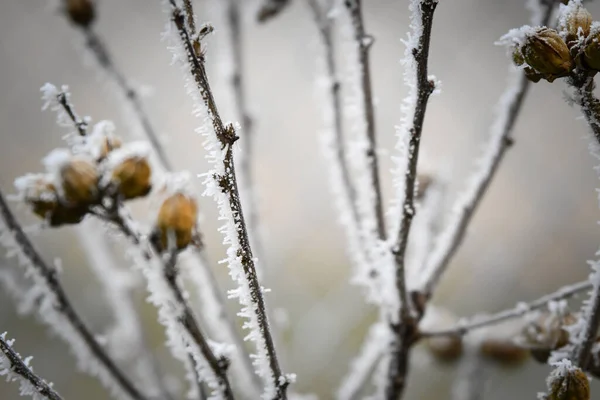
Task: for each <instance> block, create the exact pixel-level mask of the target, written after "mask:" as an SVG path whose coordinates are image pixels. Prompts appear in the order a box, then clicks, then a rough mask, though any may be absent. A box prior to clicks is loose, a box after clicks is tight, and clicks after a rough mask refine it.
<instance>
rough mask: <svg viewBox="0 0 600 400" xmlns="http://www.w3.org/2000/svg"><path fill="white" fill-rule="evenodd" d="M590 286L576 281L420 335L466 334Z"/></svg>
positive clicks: (579, 291)
mask: <svg viewBox="0 0 600 400" xmlns="http://www.w3.org/2000/svg"><path fill="white" fill-rule="evenodd" d="M591 287H592V283H591V282H590V281H582V282H578V283H576V284H574V285H570V286H565V287H562V288H560V289H558V290H557V291H556V292H553V293H550V294H547V295H545V296H542V297H540V298H539V299H537V300H534V301H532V302H531V303H519V304H517V305H516V306H515V307H514V308H510V309H507V310H503V311H500V312H497V313H494V314H491V315H479V316H474V317H471V318H468V319H465V320H463V321H461V322H460V323H458V324H457V325H456V326H453V327H450V328H446V329H442V330H437V331H433V330H432V331H421V332H420V336H421V337H431V336H446V335H466V334H468V333H469V332H471V331H473V330H476V329H479V328H484V327H487V326H490V325H495V324H499V323H501V322H504V321H506V320H508V319H512V318H519V317H522V316H524V315H527V314H528V313H530V312H532V311H535V310H539V309H542V308H544V307H547V306H548V304H550V303H551V302H554V301H559V300H565V299H568V298H570V297H572V296H575V295H577V294H578V293H581V292H584V291H586V290H589V289H590V288H591Z"/></svg>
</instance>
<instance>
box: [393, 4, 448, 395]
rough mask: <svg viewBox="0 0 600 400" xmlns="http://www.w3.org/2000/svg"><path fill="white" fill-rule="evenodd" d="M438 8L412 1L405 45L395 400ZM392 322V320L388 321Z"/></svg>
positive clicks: (401, 380)
mask: <svg viewBox="0 0 600 400" xmlns="http://www.w3.org/2000/svg"><path fill="white" fill-rule="evenodd" d="M436 6H437V1H436V0H421V1H416V0H414V1H413V2H412V12H413V17H412V19H413V21H412V23H411V27H412V29H413V35H414V37H413V38H412V41H411V42H409V43H407V46H413V47H412V48H410V47H407V52H410V55H409V57H412V58H413V60H412V61H409V62H408V65H409V68H413V69H414V70H413V71H411V72H409V73H414V74H415V78H414V79H415V84H416V88H415V90H416V98H415V103H414V105H413V107H414V111H413V114H412V115H413V118H412V121H411V125H410V126H409V127H408V130H407V132H408V134H409V143H408V160H407V166H406V170H405V181H404V202H403V204H402V208H401V218H402V219H401V222H400V228H399V232H398V237H397V240H396V243H395V245H394V247H393V249H392V252H393V254H394V259H395V263H396V288H397V290H398V296H399V297H400V299H399V300H400V310H399V315H398V322H397V323H395V324H393V326H392V328H393V329H394V330H395V332H396V337H395V339H394V340H392V342H391V347H390V353H391V358H390V362H389V367H388V378H387V383H386V398H387V399H388V400H397V399H399V398H401V396H402V394H403V392H404V388H405V384H406V376H407V374H408V359H409V354H410V347H411V346H412V344H413V342H414V339H415V333H416V321H415V318H414V317H413V316H411V314H410V311H409V308H408V296H407V293H406V282H405V257H406V248H407V243H408V235H409V232H410V228H411V224H412V219H413V217H414V215H415V211H416V209H415V204H414V197H415V181H416V178H417V163H418V159H419V145H420V143H421V132H422V129H423V120H424V119H425V111H426V108H427V102H428V100H429V96H430V95H431V93H433V91H434V89H435V83H434V81H432V80H430V78H429V76H428V74H427V61H428V57H429V43H430V38H431V27H432V24H433V14H434V11H435V8H436ZM390 322H391V321H390Z"/></svg>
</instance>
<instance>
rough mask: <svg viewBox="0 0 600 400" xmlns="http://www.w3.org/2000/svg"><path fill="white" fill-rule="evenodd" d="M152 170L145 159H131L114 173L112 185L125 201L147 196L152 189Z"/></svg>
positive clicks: (119, 166) (124, 161)
mask: <svg viewBox="0 0 600 400" xmlns="http://www.w3.org/2000/svg"><path fill="white" fill-rule="evenodd" d="M151 177H152V168H150V164H149V163H148V159H147V158H145V157H130V158H127V159H125V160H123V161H122V162H121V163H120V164H118V165H117V166H116V167H115V168H114V169H113V171H112V178H111V183H112V184H114V185H115V187H116V189H117V191H118V193H119V194H120V195H121V196H122V197H123V199H125V200H130V199H134V198H136V197H143V196H146V195H147V194H148V193H149V192H150V190H151V189H152V182H151Z"/></svg>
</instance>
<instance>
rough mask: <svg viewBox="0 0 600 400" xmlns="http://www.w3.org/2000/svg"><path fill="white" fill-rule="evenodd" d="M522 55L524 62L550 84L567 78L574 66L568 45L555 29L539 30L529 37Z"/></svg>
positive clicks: (522, 49) (522, 48)
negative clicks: (561, 78)
mask: <svg viewBox="0 0 600 400" xmlns="http://www.w3.org/2000/svg"><path fill="white" fill-rule="evenodd" d="M521 53H522V55H523V60H525V62H526V63H527V64H528V65H529V66H530V67H531V68H533V69H535V70H536V71H537V72H538V73H540V74H542V75H543V76H544V78H545V79H546V80H548V81H549V82H552V81H554V79H556V78H560V77H562V76H566V75H567V74H568V73H569V72H571V70H572V69H573V66H574V64H573V60H572V59H571V55H570V53H569V48H568V47H567V44H566V43H565V41H564V40H563V39H562V38H561V37H560V35H559V34H558V32H556V31H555V30H554V29H548V28H539V29H538V30H537V32H536V33H535V34H533V35H530V36H528V37H527V39H526V41H525V44H524V45H523V47H521Z"/></svg>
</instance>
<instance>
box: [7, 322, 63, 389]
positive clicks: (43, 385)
mask: <svg viewBox="0 0 600 400" xmlns="http://www.w3.org/2000/svg"><path fill="white" fill-rule="evenodd" d="M13 343H14V339H13V340H8V339H6V332H4V333H3V334H1V335H0V352H1V353H2V354H0V376H3V375H4V376H6V380H7V381H8V382H10V381H18V382H19V384H20V394H21V396H31V397H32V398H33V400H43V399H48V400H63V397H62V396H61V395H60V394H58V392H56V391H55V390H54V389H53V388H52V384H49V383H47V382H46V381H45V380H44V379H42V378H40V377H39V376H38V375H37V374H36V373H35V372H33V368H32V367H31V366H30V365H29V364H30V361H31V357H27V358H25V359H22V358H21V356H20V355H19V354H18V353H17V352H16V351H15V350H14V349H13V348H12V346H13Z"/></svg>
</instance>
